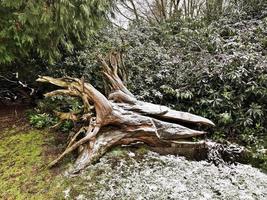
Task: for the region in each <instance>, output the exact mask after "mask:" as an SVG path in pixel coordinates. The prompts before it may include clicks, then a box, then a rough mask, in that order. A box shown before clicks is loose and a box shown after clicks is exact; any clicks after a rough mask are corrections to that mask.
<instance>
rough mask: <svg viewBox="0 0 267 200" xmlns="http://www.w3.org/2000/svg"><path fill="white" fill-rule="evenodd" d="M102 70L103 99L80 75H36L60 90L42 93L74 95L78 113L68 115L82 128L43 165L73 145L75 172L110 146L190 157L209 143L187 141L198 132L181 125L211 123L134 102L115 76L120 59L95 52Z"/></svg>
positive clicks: (173, 111) (198, 133) (200, 151)
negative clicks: (138, 147) (143, 146)
mask: <svg viewBox="0 0 267 200" xmlns="http://www.w3.org/2000/svg"><path fill="white" fill-rule="evenodd" d="M99 61H100V63H101V66H102V70H103V74H104V76H105V77H106V79H107V82H108V84H109V86H110V94H109V95H108V98H106V97H105V96H104V95H103V94H102V93H100V92H99V91H98V90H96V89H95V88H94V87H93V86H92V85H91V84H89V83H86V82H85V81H84V79H83V78H82V79H77V78H71V77H65V78H52V77H47V76H41V77H39V78H38V79H37V81H39V82H48V83H51V84H54V85H57V86H59V87H62V88H63V89H59V90H55V91H52V92H49V93H47V94H45V96H46V97H48V96H54V95H69V96H74V97H80V98H81V99H82V101H83V104H84V112H83V114H82V115H79V116H78V115H77V116H73V115H74V114H73V113H72V116H73V117H74V118H75V119H77V120H79V121H83V124H84V126H82V127H81V128H80V130H79V131H78V132H77V133H76V134H75V135H73V136H72V138H70V141H69V143H68V145H67V148H66V150H65V151H64V152H63V153H62V154H61V155H60V156H59V157H58V158H57V159H55V160H54V161H53V162H51V163H50V164H49V167H52V166H54V165H55V164H57V163H58V162H59V161H60V160H61V159H62V158H63V157H64V156H65V155H67V154H68V153H70V152H72V151H74V150H76V149H78V155H79V156H78V158H77V160H76V163H75V171H76V172H78V171H80V170H81V169H84V168H85V167H86V166H88V165H89V164H91V163H93V162H95V161H97V160H98V159H99V158H100V157H101V156H102V155H103V154H104V153H105V152H106V151H107V150H108V149H109V148H110V147H113V146H117V145H129V144H134V143H137V142H142V143H145V144H147V145H148V146H149V147H151V149H152V150H155V151H160V152H162V153H174V154H179V155H184V156H189V157H194V156H195V155H196V154H197V155H200V154H201V153H202V152H206V151H207V149H208V148H210V147H211V146H214V144H213V143H209V142H206V141H197V142H194V141H193V140H192V138H193V137H196V136H200V135H203V134H205V132H204V131H199V130H194V129H191V128H187V127H186V126H184V125H188V126H189V127H193V126H199V125H204V126H214V123H213V122H212V121H210V120H208V119H206V118H204V117H200V116H197V115H194V114H190V113H187V112H181V111H175V110H172V109H170V108H168V107H166V106H162V105H157V104H152V103H147V102H143V101H139V100H137V99H136V98H135V97H134V95H133V94H132V93H131V92H130V91H129V90H128V89H127V88H126V87H125V85H124V84H123V81H122V80H121V78H120V76H119V75H118V70H119V69H118V65H119V64H120V62H121V59H120V56H119V54H115V53H113V54H109V55H108V56H107V57H105V58H102V57H101V56H99Z"/></svg>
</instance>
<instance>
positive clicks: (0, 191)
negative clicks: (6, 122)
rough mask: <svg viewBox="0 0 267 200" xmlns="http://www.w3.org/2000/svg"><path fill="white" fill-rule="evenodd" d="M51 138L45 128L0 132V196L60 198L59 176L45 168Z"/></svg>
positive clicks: (60, 181) (60, 178) (52, 136)
mask: <svg viewBox="0 0 267 200" xmlns="http://www.w3.org/2000/svg"><path fill="white" fill-rule="evenodd" d="M54 140H55V138H54V133H49V132H47V131H39V130H32V129H31V130H26V131H16V130H15V129H8V130H5V131H3V132H0V186H1V187H0V199H38V200H39V199H63V192H62V191H63V190H64V188H65V181H64V179H63V177H62V175H60V174H59V173H56V172H55V171H56V170H55V169H53V170H51V169H47V168H46V167H45V166H46V165H47V164H48V162H49V161H51V160H52V159H53V157H55V156H56V155H53V154H52V155H51V154H50V153H49V152H46V151H48V149H47V148H48V147H49V145H50V146H52V145H54V144H51V143H53V142H54ZM49 151H51V149H50V150H49ZM57 171H59V169H57Z"/></svg>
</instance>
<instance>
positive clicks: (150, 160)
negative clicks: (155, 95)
mask: <svg viewBox="0 0 267 200" xmlns="http://www.w3.org/2000/svg"><path fill="white" fill-rule="evenodd" d="M24 110H25V108H22V107H20V108H18V107H17V108H16V112H15V109H14V107H11V108H8V107H2V108H1V109H0V124H1V127H0V186H1V187H0V199H38V200H39V199H101V200H105V199H235V200H236V199H260V200H261V199H262V200H263V199H267V175H266V173H264V172H262V171H261V170H260V169H257V168H254V167H251V166H250V165H243V164H236V165H229V166H228V165H222V166H218V167H217V166H214V165H213V164H211V163H208V162H206V161H200V162H197V161H188V160H186V159H185V158H183V157H177V156H164V155H159V154H156V153H152V152H150V151H149V150H147V149H146V148H145V147H142V146H141V147H139V148H115V149H113V150H112V151H111V152H109V153H107V154H106V155H105V156H104V157H103V158H102V159H101V160H100V161H99V162H98V163H97V164H95V165H92V166H90V167H88V168H87V169H86V170H85V171H83V172H82V173H81V174H79V175H76V176H67V173H65V172H66V171H67V169H68V168H69V167H70V164H69V163H72V161H73V158H72V157H68V158H66V159H65V160H64V161H63V162H61V163H60V165H59V166H57V167H55V168H53V169H47V168H46V167H45V166H46V165H47V164H48V163H49V162H50V161H51V160H53V159H54V158H55V157H56V156H57V155H59V153H60V152H61V151H62V150H63V148H64V145H63V144H64V140H65V139H66V136H65V135H64V134H61V133H53V132H51V131H49V130H37V129H33V128H32V127H30V126H29V125H28V124H27V122H26V121H25V114H24Z"/></svg>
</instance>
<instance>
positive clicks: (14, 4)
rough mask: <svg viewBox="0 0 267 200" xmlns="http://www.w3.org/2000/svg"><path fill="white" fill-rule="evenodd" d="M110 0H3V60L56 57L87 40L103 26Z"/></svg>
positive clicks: (0, 27) (0, 46)
mask: <svg viewBox="0 0 267 200" xmlns="http://www.w3.org/2000/svg"><path fill="white" fill-rule="evenodd" d="M111 2H112V1H109V0H83V1H78V0H55V1H50V0H45V1H44V0H28V1H25V0H2V1H0V63H10V62H11V61H20V60H21V59H23V58H29V57H30V58H32V57H36V56H38V57H41V58H45V59H48V60H49V61H53V60H54V59H55V58H58V57H59V56H60V54H62V53H63V52H62V50H63V49H64V51H69V50H71V49H72V48H73V45H74V44H75V45H76V47H77V46H79V45H80V44H82V43H84V42H86V40H87V39H88V36H89V35H91V34H92V33H93V32H94V31H95V30H96V28H97V27H99V26H101V25H102V24H103V22H104V19H105V17H106V11H107V10H109V9H110V7H111Z"/></svg>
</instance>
